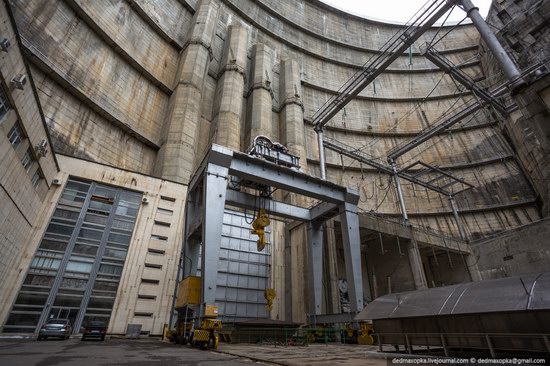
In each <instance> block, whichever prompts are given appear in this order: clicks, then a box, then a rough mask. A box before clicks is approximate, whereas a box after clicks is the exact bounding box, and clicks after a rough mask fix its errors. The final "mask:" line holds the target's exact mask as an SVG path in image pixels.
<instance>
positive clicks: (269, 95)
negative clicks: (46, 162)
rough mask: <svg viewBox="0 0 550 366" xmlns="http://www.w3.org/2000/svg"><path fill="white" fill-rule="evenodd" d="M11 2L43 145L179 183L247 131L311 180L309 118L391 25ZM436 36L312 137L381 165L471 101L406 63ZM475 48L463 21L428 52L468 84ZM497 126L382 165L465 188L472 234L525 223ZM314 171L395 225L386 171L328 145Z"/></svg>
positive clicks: (270, 9)
mask: <svg viewBox="0 0 550 366" xmlns="http://www.w3.org/2000/svg"><path fill="white" fill-rule="evenodd" d="M14 3H15V14H16V18H17V21H18V23H19V29H20V32H21V34H22V36H23V37H24V38H25V40H26V45H27V48H28V49H27V51H28V53H29V54H30V56H31V60H32V61H33V63H34V64H35V65H36V66H37V67H38V68H39V69H40V70H42V71H40V72H37V75H40V77H41V78H42V79H43V82H42V84H43V85H44V87H43V88H39V89H40V93H41V95H40V98H41V101H42V103H43V107H44V111H45V114H46V118H47V119H48V120H49V125H50V128H51V130H52V135H53V136H54V137H55V139H56V141H57V142H56V148H57V150H58V151H60V152H63V153H66V154H71V155H75V156H79V157H86V158H88V159H91V160H95V161H98V162H102V163H106V164H110V165H113V166H117V167H123V168H126V169H130V170H135V171H138V172H141V173H148V174H157V175H159V176H162V177H163V178H166V179H173V180H176V181H179V182H183V183H186V182H187V180H188V179H189V176H190V175H191V174H192V172H193V170H194V167H195V166H196V164H197V163H198V161H200V158H201V156H202V152H203V151H204V150H205V149H206V147H207V146H208V145H209V144H210V142H211V141H217V142H221V143H223V144H225V145H227V146H230V147H232V148H236V149H240V150H245V149H246V148H247V147H248V145H249V143H250V141H251V139H252V138H253V137H254V136H252V135H256V134H257V133H258V132H262V133H264V134H267V135H269V136H271V137H272V138H274V139H275V140H279V141H281V142H283V143H286V144H287V145H288V146H289V148H290V149H291V150H292V151H293V152H294V153H297V154H299V155H301V156H302V162H303V164H304V169H305V170H306V171H309V172H311V173H312V174H318V170H319V166H318V148H317V144H316V139H315V134H314V132H313V130H312V128H311V125H310V123H309V121H310V119H311V117H312V115H313V114H314V113H315V112H316V111H317V110H318V109H319V107H320V106H321V105H322V104H323V103H324V102H325V101H326V100H328V99H329V98H330V97H332V96H333V95H335V94H336V93H337V91H338V89H339V88H340V86H341V85H342V84H343V83H344V82H345V81H347V80H348V78H349V77H350V76H352V75H353V74H354V73H355V72H357V71H358V70H359V67H360V66H361V65H362V64H363V63H365V62H366V61H367V60H368V59H369V58H370V57H372V56H373V55H376V54H377V51H378V49H379V48H380V47H381V46H382V45H383V44H384V43H385V42H386V41H387V40H388V38H389V37H391V36H392V35H393V34H394V33H395V32H396V31H397V30H398V29H400V26H397V25H391V24H384V23H381V22H376V21H371V20H366V19H363V18H360V17H356V16H353V15H349V14H345V13H343V12H341V11H338V10H336V9H333V8H331V7H330V6H327V5H325V4H323V3H321V2H319V1H315V0H298V1H294V0H257V1H252V0H198V1H191V0H160V1H156V2H148V1H144V0H126V1H124V0H117V1H109V2H93V1H91V2H90V1H83V0H58V1H45V0H43V1H40V0H35V1H31V2H28V1H23V0H16V1H14ZM229 29H233V30H232V31H230V30H229ZM447 29H448V28H446V29H444V30H443V32H445V31H446V30H447ZM437 31H438V28H434V29H432V30H430V31H429V32H427V33H426V34H425V35H424V36H423V37H422V38H421V39H420V40H419V41H418V42H416V43H415V44H414V45H413V46H412V47H411V50H410V54H404V55H402V56H401V57H399V59H398V60H397V61H396V62H395V63H394V64H393V65H392V66H391V67H390V69H389V70H388V71H387V72H385V73H384V74H382V75H381V76H380V77H379V78H377V79H376V81H375V82H374V83H373V84H371V85H369V86H368V87H367V88H366V89H365V90H364V91H362V92H361V93H360V95H359V96H358V97H357V98H356V99H355V100H353V101H352V102H351V103H350V104H349V105H348V106H346V108H345V111H341V112H339V113H338V114H337V115H336V116H335V117H334V119H333V120H332V121H331V122H330V123H329V124H328V125H327V129H326V135H327V137H330V138H333V139H336V140H338V141H340V142H343V143H345V144H347V145H350V146H352V147H354V148H361V149H362V151H363V152H366V153H369V154H371V155H372V156H374V157H377V158H381V159H382V161H385V156H386V152H387V151H388V150H389V149H390V148H392V147H394V146H395V145H396V144H399V143H402V142H404V141H406V140H407V139H410V138H411V137H412V136H413V135H414V134H415V133H418V132H419V131H420V130H422V129H423V128H426V127H428V126H429V125H431V124H432V123H434V122H435V121H436V120H437V118H438V116H439V115H440V114H441V113H443V112H445V111H447V110H448V109H449V108H451V107H453V106H455V107H456V106H460V105H461V104H462V103H463V102H464V101H465V100H468V99H470V98H472V95H471V94H470V93H468V92H466V91H464V90H462V88H457V85H456V84H455V83H454V82H453V80H452V79H450V78H449V77H448V76H447V75H445V74H444V73H442V72H441V71H440V70H438V69H437V68H436V67H435V66H434V65H432V64H431V63H430V62H428V61H427V60H426V59H425V58H424V57H422V56H421V55H420V53H419V52H420V46H421V45H422V44H423V43H425V42H430V41H431V40H432V39H434V37H437V36H436V32H437ZM478 44H479V37H478V34H477V31H476V29H475V28H474V27H473V26H471V25H465V26H459V27H457V28H456V29H455V30H453V31H452V32H451V33H450V34H449V35H447V36H446V37H445V38H444V39H443V41H441V42H439V43H438V45H437V48H438V50H440V52H442V53H443V54H444V55H445V56H446V57H447V58H448V59H449V60H451V61H452V62H453V63H455V64H459V65H460V67H461V69H462V70H463V71H464V72H466V73H467V74H468V75H470V76H471V77H473V78H480V79H481V78H483V72H482V69H481V68H480V66H479V60H478V57H477V52H478ZM63 89H64V90H63ZM51 90H56V91H57V92H56V93H57V94H56V96H54V95H53V94H52V93H50V91H51ZM498 118H499V117H498V116H497V115H495V114H494V113H491V112H490V111H485V110H483V111H480V112H479V113H476V114H475V115H474V116H473V117H472V118H470V119H468V120H465V121H463V123H461V124H458V125H456V126H455V127H454V128H453V129H452V132H450V133H445V134H441V135H440V136H437V137H436V138H435V139H433V140H432V141H430V142H428V143H426V144H425V145H423V146H420V147H419V148H417V149H415V150H413V151H411V152H410V153H408V154H406V155H404V156H403V157H401V158H400V159H399V161H398V163H399V165H400V166H404V165H405V164H406V163H407V162H413V161H415V160H418V159H420V160H422V161H424V162H427V163H430V164H434V165H439V166H441V167H445V168H448V169H451V170H452V171H453V172H454V173H455V174H456V175H457V176H459V177H462V178H464V179H466V180H468V181H469V182H471V183H473V184H475V185H476V188H475V189H472V190H470V191H469V192H467V193H463V194H461V195H459V196H457V201H458V204H459V209H460V210H461V211H464V218H465V220H464V221H465V222H466V226H467V228H466V229H467V231H468V233H470V235H472V236H473V237H479V236H483V235H485V234H488V233H492V232H495V231H500V230H503V229H504V228H506V227H509V226H515V225H521V224H525V223H527V222H530V221H532V220H535V219H537V218H539V214H538V212H537V209H536V207H535V205H534V197H535V193H534V192H533V191H532V188H531V187H530V185H529V183H528V182H527V180H526V179H525V177H524V175H523V173H522V172H521V168H520V167H519V166H518V164H517V163H516V162H515V160H514V159H513V152H512V149H511V148H510V146H509V145H508V143H507V142H506V140H505V139H503V138H502V137H501V136H500V132H499V130H498V129H497V128H496V122H497V120H498ZM86 121H88V122H86ZM227 126H231V127H227ZM228 128H230V129H231V131H227V129H228ZM227 132H231V133H227ZM98 136H101V138H99V137H98ZM116 141H121V142H120V143H116ZM327 162H328V164H329V168H328V177H329V179H331V180H333V181H336V182H338V183H341V184H346V185H349V186H352V187H357V188H358V189H359V190H360V191H361V197H362V202H361V204H360V208H361V209H363V210H365V211H370V210H375V211H377V212H379V213H382V214H386V215H390V216H399V212H400V211H399V207H398V204H397V200H396V197H395V191H394V188H393V187H388V179H389V177H388V176H386V175H383V174H379V173H376V172H374V171H372V169H368V168H367V167H362V166H361V165H360V164H358V163H357V162H353V161H351V160H349V159H347V158H341V157H340V156H339V155H338V154H335V153H333V152H330V151H329V152H327ZM342 164H343V166H342ZM405 200H406V203H407V206H408V210H409V211H410V214H411V220H412V222H413V223H415V224H419V225H422V226H427V227H430V228H433V229H437V230H441V231H445V232H450V233H453V234H455V235H456V234H457V228H456V223H455V222H454V220H453V218H452V215H451V211H450V206H449V203H448V200H447V198H446V197H440V196H439V195H438V194H435V193H432V192H426V190H425V189H422V188H419V187H412V186H410V185H409V184H405Z"/></svg>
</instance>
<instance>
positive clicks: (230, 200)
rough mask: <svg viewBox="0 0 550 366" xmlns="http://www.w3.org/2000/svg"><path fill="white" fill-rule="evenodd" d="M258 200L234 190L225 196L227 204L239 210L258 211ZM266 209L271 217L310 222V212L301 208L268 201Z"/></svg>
mask: <svg viewBox="0 0 550 366" xmlns="http://www.w3.org/2000/svg"><path fill="white" fill-rule="evenodd" d="M257 201H258V198H257V197H256V196H254V195H252V194H249V193H243V192H238V191H234V190H231V189H229V190H227V193H226V195H225V203H226V204H228V205H230V206H234V207H239V208H246V209H251V210H254V209H257V208H258V203H257ZM265 205H266V206H267V207H265V208H266V209H267V211H268V212H269V214H270V215H274V216H279V217H282V218H284V219H291V220H298V221H309V220H310V210H308V209H307V208H302V207H299V206H294V205H290V204H288V203H284V202H280V201H275V200H271V199H267V200H266V202H265Z"/></svg>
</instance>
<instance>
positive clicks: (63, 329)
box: [38, 319, 73, 341]
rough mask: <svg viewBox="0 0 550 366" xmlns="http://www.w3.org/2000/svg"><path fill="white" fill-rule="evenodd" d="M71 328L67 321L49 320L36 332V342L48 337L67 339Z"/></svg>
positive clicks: (71, 330)
mask: <svg viewBox="0 0 550 366" xmlns="http://www.w3.org/2000/svg"><path fill="white" fill-rule="evenodd" d="M72 332H73V327H72V326H71V322H70V321H69V320H68V319H49V320H48V321H47V322H46V324H44V325H43V326H42V327H41V328H40V331H39V332H38V340H39V341H40V340H42V339H47V338H48V337H57V338H62V339H69V337H70V336H71V333H72Z"/></svg>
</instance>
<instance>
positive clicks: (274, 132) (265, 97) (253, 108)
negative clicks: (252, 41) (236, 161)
mask: <svg viewBox="0 0 550 366" xmlns="http://www.w3.org/2000/svg"><path fill="white" fill-rule="evenodd" d="M272 69H273V51H272V50H271V48H269V47H268V46H266V45H265V44H261V43H258V44H256V45H254V47H253V48H252V67H251V69H250V91H249V93H250V94H249V97H248V113H247V124H246V126H247V128H246V132H245V145H246V146H245V147H248V146H250V145H251V144H252V141H253V140H254V137H256V136H258V135H264V136H267V137H269V138H270V139H271V140H274V141H279V140H280V139H279V127H278V126H276V128H274V126H273V119H272V115H273V112H272V100H273V90H272V88H271V85H272V76H273V75H272Z"/></svg>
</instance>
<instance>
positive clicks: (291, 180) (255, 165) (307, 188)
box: [229, 152, 359, 203]
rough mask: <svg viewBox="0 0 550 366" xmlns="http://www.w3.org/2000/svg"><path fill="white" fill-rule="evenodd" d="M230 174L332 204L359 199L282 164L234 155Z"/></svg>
mask: <svg viewBox="0 0 550 366" xmlns="http://www.w3.org/2000/svg"><path fill="white" fill-rule="evenodd" d="M229 174H230V175H233V176H236V177H239V178H244V179H247V180H251V181H254V182H255V183H260V184H264V185H267V186H272V187H276V188H280V189H284V190H287V191H290V192H293V193H298V194H301V195H304V196H307V197H313V198H317V199H320V200H322V201H328V202H332V203H342V202H350V203H352V201H354V200H355V203H357V201H358V200H359V195H358V194H357V193H356V192H354V191H352V190H351V189H350V188H346V187H342V186H338V185H336V184H334V183H331V182H328V181H324V180H322V179H319V178H315V177H312V176H310V175H307V174H304V173H302V172H298V171H295V170H292V169H290V168H285V167H281V166H279V165H276V164H273V163H270V162H267V161H265V160H260V159H258V158H254V157H251V156H249V155H246V154H241V153H237V152H234V153H233V160H232V161H231V164H230V167H229Z"/></svg>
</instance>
